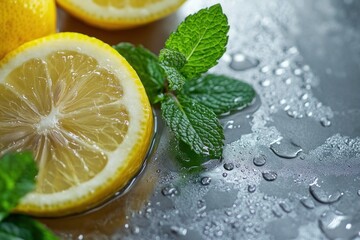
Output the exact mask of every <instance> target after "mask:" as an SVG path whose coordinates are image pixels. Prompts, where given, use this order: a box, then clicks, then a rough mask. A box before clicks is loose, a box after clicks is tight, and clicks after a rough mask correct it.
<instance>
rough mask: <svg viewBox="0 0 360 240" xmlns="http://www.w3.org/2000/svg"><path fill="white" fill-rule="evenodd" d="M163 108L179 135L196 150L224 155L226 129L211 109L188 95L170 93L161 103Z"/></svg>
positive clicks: (215, 155) (217, 155)
mask: <svg viewBox="0 0 360 240" xmlns="http://www.w3.org/2000/svg"><path fill="white" fill-rule="evenodd" d="M161 110H162V115H163V118H164V119H165V121H166V123H167V125H168V126H169V127H170V129H171V130H172V131H173V132H174V134H175V136H176V137H178V138H179V139H180V140H181V141H183V142H184V143H186V144H188V145H189V146H190V147H191V149H192V150H193V151H194V152H196V153H197V154H202V155H206V156H210V157H214V158H219V157H221V155H222V149H223V145H224V143H223V140H224V133H223V129H222V127H221V125H220V123H219V120H218V119H217V117H216V114H215V113H214V112H213V111H212V110H211V109H209V108H207V107H205V106H204V105H202V104H200V103H199V102H197V101H196V100H193V99H191V98H188V97H186V96H178V97H177V98H176V97H175V96H173V95H170V96H169V95H168V96H167V97H166V98H165V100H164V101H163V102H162V103H161Z"/></svg>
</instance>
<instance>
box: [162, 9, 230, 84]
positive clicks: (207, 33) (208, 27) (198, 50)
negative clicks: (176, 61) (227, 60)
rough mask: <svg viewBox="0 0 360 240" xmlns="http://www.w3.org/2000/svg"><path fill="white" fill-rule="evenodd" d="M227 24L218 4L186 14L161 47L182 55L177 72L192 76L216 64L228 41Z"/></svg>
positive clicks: (190, 77) (187, 76) (196, 75)
mask: <svg viewBox="0 0 360 240" xmlns="http://www.w3.org/2000/svg"><path fill="white" fill-rule="evenodd" d="M228 31H229V25H228V21H227V17H226V15H225V14H224V13H223V12H222V8H221V5H220V4H216V5H214V6H212V7H210V8H205V9H202V10H200V11H199V12H197V13H195V14H194V15H190V16H188V17H187V18H186V19H185V20H184V21H183V22H182V23H181V24H180V25H179V27H178V28H177V30H176V31H175V32H173V33H172V34H171V35H170V37H169V39H168V40H167V41H166V43H165V48H167V49H171V50H175V51H178V52H180V53H182V54H183V55H185V57H186V60H187V63H186V64H185V65H184V67H183V68H182V70H181V73H182V74H183V75H184V76H185V77H186V78H187V79H192V78H195V77H198V76H200V74H202V73H204V72H206V71H207V70H209V69H210V68H211V67H212V66H214V65H216V64H217V61H218V59H219V58H220V57H221V56H222V55H223V54H224V52H225V50H226V44H227V41H228V36H227V33H228Z"/></svg>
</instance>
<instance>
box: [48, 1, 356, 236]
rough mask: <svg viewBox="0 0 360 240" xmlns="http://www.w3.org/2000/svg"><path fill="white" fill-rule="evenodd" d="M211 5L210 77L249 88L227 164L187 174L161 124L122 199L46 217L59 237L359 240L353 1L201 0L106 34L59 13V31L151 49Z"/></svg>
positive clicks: (229, 133)
mask: <svg viewBox="0 0 360 240" xmlns="http://www.w3.org/2000/svg"><path fill="white" fill-rule="evenodd" d="M218 2H220V3H221V4H222V6H223V9H224V12H225V13H226V14H227V16H228V18H229V24H230V33H229V45H228V49H227V52H226V54H225V55H224V56H223V58H221V60H220V62H219V65H218V66H216V67H215V68H213V69H212V70H211V72H213V73H216V74H226V75H229V76H232V77H235V78H238V79H242V80H244V81H246V82H248V83H250V84H252V85H253V87H254V88H255V89H256V91H257V93H258V96H257V99H256V101H255V102H254V104H253V105H252V106H251V107H249V108H246V109H244V110H243V111H239V112H234V113H231V114H230V115H227V116H223V117H222V118H221V122H222V124H223V126H224V130H225V134H226V145H225V149H224V159H223V160H222V162H221V163H220V162H218V161H211V162H209V163H207V164H206V166H207V170H206V171H202V172H200V173H189V169H188V168H183V167H181V166H179V165H178V163H177V161H176V160H175V158H176V156H175V155H176V149H174V147H173V143H172V136H171V135H170V134H169V133H168V131H167V129H166V128H164V126H163V123H162V121H161V117H160V116H158V117H159V119H158V125H159V126H158V132H157V137H156V150H155V152H154V153H153V154H152V155H151V157H150V158H149V159H148V161H147V166H146V168H145V170H144V171H143V173H142V174H141V175H140V176H139V177H138V178H137V181H136V183H135V184H133V187H132V188H131V189H130V190H129V192H128V193H127V194H126V195H125V196H122V197H116V198H115V199H113V200H112V201H111V202H109V203H108V204H106V205H104V206H102V207H100V208H99V209H97V210H95V211H93V212H90V213H87V214H82V215H79V216H74V217H68V218H62V219H53V220H43V221H44V222H45V223H46V224H48V226H50V227H51V228H53V229H54V230H55V231H56V232H57V233H58V234H59V235H60V236H62V237H63V238H65V239H360V235H359V232H360V182H359V181H360V175H359V173H360V138H359V135H360V94H359V90H360V1H356V0H317V1H313V0H301V1H300V0H299V1H281V0H271V1H270V0H269V1H261V0H255V1H245V0H226V1H225V0H224V1H213V0H211V1H199V0H189V1H188V2H187V3H186V4H185V5H183V7H182V8H181V9H179V11H178V12H176V13H175V14H173V15H171V16H169V17H168V18H165V19H163V20H161V21H158V22H156V23H153V24H150V25H147V26H143V27H140V28H136V29H133V30H126V31H116V32H107V31H100V30H98V29H95V28H92V27H89V26H86V25H85V24H83V23H81V22H79V21H77V20H76V19H74V18H72V17H70V16H68V15H67V14H65V13H64V12H62V11H61V10H59V19H60V24H59V30H61V31H78V32H83V33H86V34H89V35H92V36H96V37H98V38H100V39H103V40H104V41H106V42H108V43H109V44H116V43H118V42H120V41H128V42H133V43H135V44H143V45H144V46H146V47H148V48H149V49H151V50H152V51H154V52H156V53H157V52H158V51H159V50H160V49H161V47H162V46H163V43H164V41H165V40H166V38H167V36H168V35H169V34H170V32H171V31H173V30H175V28H176V26H177V24H178V23H179V22H180V21H182V19H184V17H185V16H187V15H188V14H190V13H193V12H196V11H197V10H198V9H200V8H202V7H205V6H210V5H212V4H215V3H218Z"/></svg>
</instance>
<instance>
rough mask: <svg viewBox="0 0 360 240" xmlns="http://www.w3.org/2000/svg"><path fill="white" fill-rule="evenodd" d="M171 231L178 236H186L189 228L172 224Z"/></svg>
mask: <svg viewBox="0 0 360 240" xmlns="http://www.w3.org/2000/svg"><path fill="white" fill-rule="evenodd" d="M170 231H171V232H172V233H173V234H175V235H178V236H185V235H186V234H187V229H186V228H183V227H178V226H171V227H170Z"/></svg>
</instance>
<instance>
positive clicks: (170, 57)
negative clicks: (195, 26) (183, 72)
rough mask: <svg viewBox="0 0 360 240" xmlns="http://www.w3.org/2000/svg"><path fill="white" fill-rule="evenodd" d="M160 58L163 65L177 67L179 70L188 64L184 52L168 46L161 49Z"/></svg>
mask: <svg viewBox="0 0 360 240" xmlns="http://www.w3.org/2000/svg"><path fill="white" fill-rule="evenodd" d="M159 60H160V62H161V63H162V64H163V65H166V66H169V67H173V68H176V69H177V70H180V69H181V68H182V67H183V66H184V65H185V64H186V57H185V56H184V54H182V53H180V52H177V51H174V50H170V49H166V48H165V49H161V51H160V55H159Z"/></svg>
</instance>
